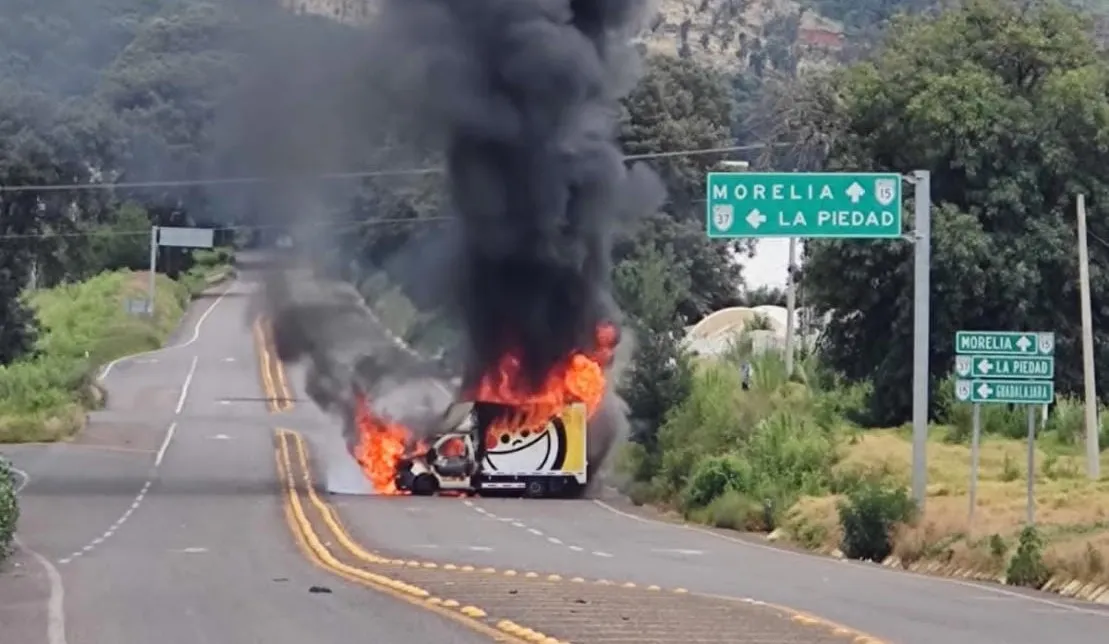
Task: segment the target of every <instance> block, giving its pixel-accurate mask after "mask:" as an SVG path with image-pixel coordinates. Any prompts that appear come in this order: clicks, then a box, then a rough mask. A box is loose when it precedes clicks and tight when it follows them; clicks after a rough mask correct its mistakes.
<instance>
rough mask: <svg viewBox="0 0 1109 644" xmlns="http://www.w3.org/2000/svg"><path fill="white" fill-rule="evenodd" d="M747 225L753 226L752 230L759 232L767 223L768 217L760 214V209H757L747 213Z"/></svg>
mask: <svg viewBox="0 0 1109 644" xmlns="http://www.w3.org/2000/svg"><path fill="white" fill-rule="evenodd" d="M747 223H748V224H751V228H754V229H755V230H758V229H759V226H760V225H761V224H765V223H766V215H764V214H762V213H761V212H759V209H758V208H755V209H754V210H752V211H751V212H749V213H747Z"/></svg>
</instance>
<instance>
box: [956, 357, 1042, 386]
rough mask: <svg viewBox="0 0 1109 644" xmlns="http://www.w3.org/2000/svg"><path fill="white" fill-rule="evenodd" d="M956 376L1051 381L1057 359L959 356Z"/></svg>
mask: <svg viewBox="0 0 1109 644" xmlns="http://www.w3.org/2000/svg"><path fill="white" fill-rule="evenodd" d="M955 374H956V375H957V376H959V377H960V378H1004V379H1013V380H1050V379H1052V378H1054V377H1055V359H1054V358H1017V357H1012V356H985V355H970V356H957V357H956V358H955Z"/></svg>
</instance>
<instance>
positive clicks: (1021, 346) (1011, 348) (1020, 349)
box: [955, 331, 1055, 356]
mask: <svg viewBox="0 0 1109 644" xmlns="http://www.w3.org/2000/svg"><path fill="white" fill-rule="evenodd" d="M955 353H958V354H976V355H992V356H1054V355H1055V334H1054V333H1038V332H1032V331H959V332H957V333H956V334H955Z"/></svg>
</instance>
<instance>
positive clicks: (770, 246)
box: [740, 239, 801, 288]
mask: <svg viewBox="0 0 1109 644" xmlns="http://www.w3.org/2000/svg"><path fill="white" fill-rule="evenodd" d="M755 250H756V252H755V257H754V258H752V259H748V258H746V257H744V258H743V259H741V260H740V261H741V262H742V264H743V276H744V278H745V279H746V281H747V286H748V287H751V288H755V287H759V286H778V287H785V285H786V268H787V267H788V266H789V240H788V239H762V240H759V241H758V243H757V246H756V247H755ZM797 255H798V258H800V255H801V249H800V246H799V247H798V249H797Z"/></svg>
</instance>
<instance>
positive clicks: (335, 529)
mask: <svg viewBox="0 0 1109 644" xmlns="http://www.w3.org/2000/svg"><path fill="white" fill-rule="evenodd" d="M278 431H279V433H280V434H281V435H282V436H283V437H284V438H289V437H291V438H292V441H293V444H294V446H295V449H296V452H297V461H298V464H299V466H300V469H301V478H302V480H303V484H304V489H305V491H306V494H307V496H308V499H309V502H310V503H311V504H312V505H313V506H314V507H315V508H316V509H317V511H318V512H319V513H320V515H321V516H322V517H323V520H324V522H325V523H326V524H327V527H328V529H329V530H330V531H331V533H332V534H333V535H334V537H335V540H336V541H337V542H338V543H339V544H340V545H341V546H343V548H345V549H346V550H347V552H349V553H350V554H351V556H353V557H355V558H356V559H359V560H362V561H364V562H366V563H369V564H378V565H380V564H391V565H397V566H409V567H416V566H418V567H420V568H440V569H443V570H447V571H453V570H459V571H468V570H474V567H473V566H465V565H458V564H444V563H439V562H431V561H406V560H401V559H389V558H385V557H382V556H380V555H377V554H374V553H371V552H368V551H366V549H365V548H363V547H362V546H361V545H359V544H358V543H357V542H356V541H354V539H352V538H351V537H350V533H349V532H347V530H346V529H345V527H344V526H343V525H342V521H341V519H340V517H339V513H338V511H337V510H336V509H335V507H334V506H333V505H331V504H330V503H328V502H326V501H324V500H323V499H321V498H320V497H319V495H318V494H316V490H315V486H314V485H313V481H312V474H311V468H310V467H309V463H308V448H307V446H306V444H305V440H304V437H303V436H302V435H301V434H300V433H299V432H296V431H293V430H288V429H282V430H278ZM290 476H291V475H290ZM482 572H485V573H490V574H496V573H499V574H502V575H508V576H517V573H516V571H512V570H497V569H494V568H484V569H482ZM521 576H523V577H525V578H529V579H546V580H548V581H561V577H560V576H559V575H553V574H551V575H541V574H537V573H527V574H525V575H521ZM571 581H572V582H582V583H584V582H585V581H586V580H585V579H582V578H580V577H575V578H574V579H572V580H571ZM594 583H604V584H606V585H609V584H610V583H611V582H605V581H604V580H598V581H596V582H594ZM622 585H623V586H625V587H628V588H632V587H635V586H636V584H631V583H628V584H622ZM647 589H648V590H662V589H661V588H660V587H659V586H654V585H652V586H648V587H647ZM671 591H672V592H675V593H678V594H686V593H687V592H688V591H687V590H686V589H684V588H674V589H671ZM692 594H694V595H698V596H702V597H706V598H712V599H719V600H728V601H734V602H739V603H746V602H749V600H745V599H743V598H740V597H734V596H726V595H714V594H710V593H692ZM756 603H758V604H761V605H762V606H765V607H766V608H770V609H773V610H776V611H778V612H779V613H782V614H784V615H786V616H788V617H789V618H790V619H792V620H793V621H794V622H796V623H799V624H804V625H806V626H812V627H817V628H821V629H824V630H827V631H831V632H832V634H834V635H839V636H844V637H851V638H853V644H887V643H886V642H885V641H884V640H882V639H880V638H877V637H874V636H872V635H870V634H868V633H864V632H862V631H860V630H858V629H855V628H851V627H849V626H845V625H844V624H840V623H838V622H835V621H832V620H829V619H825V618H823V617H820V616H817V615H813V614H811V613H808V612H806V611H800V610H797V609H795V608H791V607H789V606H783V605H781V604H774V603H771V602H764V601H758V602H756Z"/></svg>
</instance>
